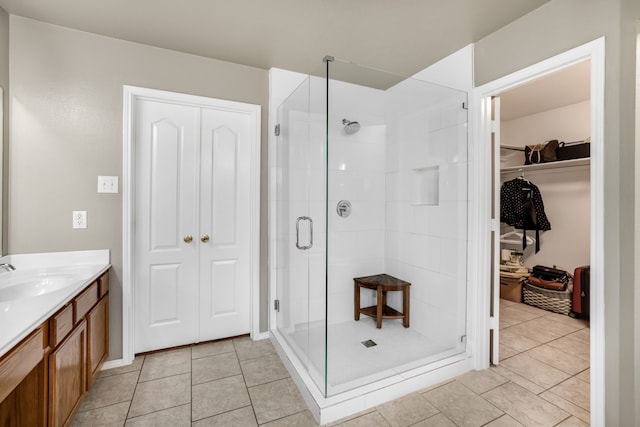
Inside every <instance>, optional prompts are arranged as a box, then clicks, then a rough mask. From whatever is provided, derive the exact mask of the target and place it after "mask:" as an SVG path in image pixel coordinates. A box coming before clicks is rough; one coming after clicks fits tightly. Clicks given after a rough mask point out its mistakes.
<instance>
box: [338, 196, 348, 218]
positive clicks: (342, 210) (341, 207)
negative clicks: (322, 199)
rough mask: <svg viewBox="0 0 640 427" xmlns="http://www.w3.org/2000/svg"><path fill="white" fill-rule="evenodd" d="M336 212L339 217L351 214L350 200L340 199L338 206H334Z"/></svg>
mask: <svg viewBox="0 0 640 427" xmlns="http://www.w3.org/2000/svg"><path fill="white" fill-rule="evenodd" d="M336 212H338V216H339V217H341V218H347V217H348V216H349V215H351V202H350V201H348V200H340V201H339V202H338V206H336Z"/></svg>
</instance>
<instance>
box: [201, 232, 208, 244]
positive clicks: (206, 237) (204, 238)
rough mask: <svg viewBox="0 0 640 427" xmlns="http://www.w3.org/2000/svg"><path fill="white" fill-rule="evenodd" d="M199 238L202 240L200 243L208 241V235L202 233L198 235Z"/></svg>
mask: <svg viewBox="0 0 640 427" xmlns="http://www.w3.org/2000/svg"><path fill="white" fill-rule="evenodd" d="M200 240H202V243H207V242H208V241H209V235H208V234H203V235H202V237H200Z"/></svg>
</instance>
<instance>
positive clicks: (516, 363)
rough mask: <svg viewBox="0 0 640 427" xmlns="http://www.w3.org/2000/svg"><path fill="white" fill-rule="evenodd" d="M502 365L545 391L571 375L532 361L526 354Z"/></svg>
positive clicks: (534, 360) (514, 357)
mask: <svg viewBox="0 0 640 427" xmlns="http://www.w3.org/2000/svg"><path fill="white" fill-rule="evenodd" d="M502 365H503V366H504V367H505V368H507V369H509V370H510V371H513V372H515V373H516V374H518V375H520V376H522V377H524V378H526V379H528V380H529V381H531V382H533V383H535V384H538V385H539V386H540V387H542V388H544V389H545V390H546V389H548V388H551V387H553V386H554V385H556V384H559V383H561V382H562V381H564V380H566V379H567V378H569V377H570V376H571V375H569V374H567V373H566V372H563V371H561V370H559V369H556V368H554V367H552V366H549V365H547V364H546V363H542V362H540V361H538V360H536V359H533V358H531V357H529V356H527V355H526V354H518V355H517V356H513V357H511V358H509V359H507V360H505V361H504V362H502Z"/></svg>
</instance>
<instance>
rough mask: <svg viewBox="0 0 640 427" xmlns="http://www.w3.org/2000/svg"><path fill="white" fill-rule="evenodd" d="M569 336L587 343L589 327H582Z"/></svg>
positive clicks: (589, 333)
mask: <svg viewBox="0 0 640 427" xmlns="http://www.w3.org/2000/svg"><path fill="white" fill-rule="evenodd" d="M569 337H570V338H575V339H578V340H580V341H583V342H586V343H587V344H588V343H589V342H590V341H591V329H589V328H583V329H580V330H578V331H575V332H574V333H572V334H570V335H569Z"/></svg>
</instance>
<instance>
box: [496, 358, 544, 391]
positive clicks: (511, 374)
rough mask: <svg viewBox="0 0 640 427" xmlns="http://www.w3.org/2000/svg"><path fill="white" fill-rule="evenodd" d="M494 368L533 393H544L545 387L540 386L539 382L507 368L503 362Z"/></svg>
mask: <svg viewBox="0 0 640 427" xmlns="http://www.w3.org/2000/svg"><path fill="white" fill-rule="evenodd" d="M492 369H495V370H496V372H497V373H498V374H500V375H502V376H503V377H505V378H507V379H508V380H509V381H511V382H512V383H514V384H517V385H519V386H521V387H523V388H525V389H527V390H529V391H530V392H532V393H533V394H539V393H542V392H543V391H544V388H542V387H540V386H539V385H538V384H535V383H533V382H531V381H529V380H528V379H526V378H525V377H523V376H521V375H518V374H516V373H515V372H513V371H511V370H509V369H507V368H505V367H504V364H503V363H501V364H500V365H498V366H495V367H493V368H492Z"/></svg>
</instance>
